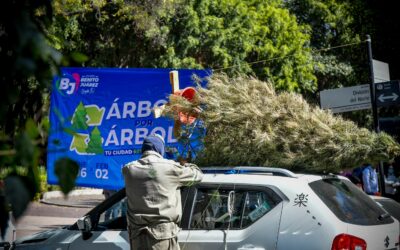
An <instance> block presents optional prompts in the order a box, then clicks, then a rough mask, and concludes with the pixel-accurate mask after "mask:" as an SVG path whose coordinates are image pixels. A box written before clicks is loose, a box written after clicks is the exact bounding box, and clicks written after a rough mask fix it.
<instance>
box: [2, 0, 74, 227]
mask: <svg viewBox="0 0 400 250" xmlns="http://www.w3.org/2000/svg"><path fill="white" fill-rule="evenodd" d="M51 19H52V7H51V2H50V1H47V0H37V1H28V0H18V1H12V0H5V1H2V2H1V3H0V48H1V49H0V62H1V65H2V70H1V71H0V83H1V86H2V88H3V91H1V92H0V140H1V144H0V212H1V214H0V231H1V234H4V233H5V227H6V225H7V220H8V211H9V210H10V209H11V210H12V212H13V215H14V217H15V218H16V219H18V217H19V216H20V215H21V214H22V213H23V211H24V210H25V208H26V206H27V204H28V203H29V201H30V200H32V199H33V197H34V195H35V194H36V192H37V191H38V190H39V185H38V184H39V181H38V180H39V171H38V165H39V164H43V162H41V159H43V158H44V157H42V156H43V153H44V149H45V147H46V139H47V138H46V134H47V129H48V119H47V117H46V112H47V108H46V105H47V104H48V99H47V96H48V94H47V93H48V89H49V86H50V82H51V79H52V77H53V76H54V75H55V74H56V73H57V69H58V66H59V65H60V64H62V63H63V62H66V60H67V59H66V58H63V57H62V54H61V53H60V52H58V51H57V50H56V49H54V48H53V47H51V46H49V45H48V43H47V41H46V39H47V38H46V36H45V35H44V32H43V29H44V28H45V27H46V26H48V25H49V24H50V21H51ZM63 162H65V161H60V162H59V163H61V165H60V164H58V165H57V167H56V168H57V169H58V170H59V173H63V172H65V171H66V170H67V169H69V170H71V169H74V168H77V165H76V163H73V162H72V163H71V162H70V163H68V164H65V166H64V165H63V164H62V163H63ZM74 179H75V177H72V178H66V179H65V181H66V182H67V183H72V186H73V183H74ZM63 191H65V192H68V191H69V189H63Z"/></svg>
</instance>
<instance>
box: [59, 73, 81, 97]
mask: <svg viewBox="0 0 400 250" xmlns="http://www.w3.org/2000/svg"><path fill="white" fill-rule="evenodd" d="M80 81H81V78H80V76H79V74H78V73H73V74H72V75H70V74H64V75H63V77H61V78H60V79H59V80H58V81H57V83H56V87H57V90H58V92H59V93H60V94H61V95H63V96H65V95H72V94H73V93H75V92H77V91H78V89H79V85H80Z"/></svg>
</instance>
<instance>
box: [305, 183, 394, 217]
mask: <svg viewBox="0 0 400 250" xmlns="http://www.w3.org/2000/svg"><path fill="white" fill-rule="evenodd" d="M310 187H311V188H312V189H313V190H314V192H315V193H316V194H317V195H318V196H319V198H320V199H321V200H322V201H323V202H324V203H325V204H326V206H327V207H328V208H329V209H330V210H331V211H332V212H333V213H334V214H335V215H336V216H337V217H338V218H339V219H340V220H341V221H343V222H346V223H351V224H356V225H380V224H388V223H392V222H393V219H392V218H391V217H390V216H388V215H387V213H386V212H385V211H384V210H383V209H382V208H380V207H379V206H378V204H376V203H375V202H374V201H373V200H372V199H371V198H370V197H368V195H366V194H365V193H364V192H363V191H362V190H360V189H359V188H357V187H356V186H355V185H354V184H353V183H351V182H350V181H347V180H342V179H339V178H324V179H322V180H319V181H315V182H312V183H310Z"/></svg>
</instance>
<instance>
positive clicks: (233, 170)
mask: <svg viewBox="0 0 400 250" xmlns="http://www.w3.org/2000/svg"><path fill="white" fill-rule="evenodd" d="M201 170H202V171H203V173H214V174H256V173H267V174H272V175H276V176H284V177H293V178H297V176H296V175H295V174H294V173H293V172H292V171H289V170H287V169H283V168H272V167H202V168H201Z"/></svg>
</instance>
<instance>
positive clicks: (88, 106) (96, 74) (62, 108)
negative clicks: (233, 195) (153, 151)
mask: <svg viewBox="0 0 400 250" xmlns="http://www.w3.org/2000/svg"><path fill="white" fill-rule="evenodd" d="M171 70H172V69H117V68H63V69H62V70H61V76H59V77H56V78H55V79H54V80H53V91H52V93H51V104H50V132H49V139H48V156H47V175H48V176H47V180H48V183H49V184H58V178H57V176H56V175H55V174H54V167H55V162H56V161H57V160H58V159H60V158H62V157H68V158H71V159H73V160H75V161H76V162H78V164H79V167H80V169H79V175H78V178H77V180H76V185H77V186H86V187H97V188H104V189H119V188H121V187H123V186H124V182H123V177H122V173H121V168H122V167H123V166H124V165H125V164H126V163H128V162H130V161H133V160H136V159H138V158H139V157H140V155H141V145H142V142H143V139H144V138H145V137H146V136H147V135H149V134H152V133H158V134H160V135H162V136H163V137H164V139H165V142H166V144H167V147H168V152H169V153H170V154H169V156H170V157H172V158H173V157H174V154H173V153H174V152H177V151H179V150H181V148H180V147H182V145H180V144H179V143H178V142H177V140H176V139H175V138H174V136H173V121H172V120H170V119H167V118H164V117H161V118H158V119H156V118H154V116H153V112H152V110H153V108H154V107H156V106H160V105H163V104H165V103H166V102H167V98H168V95H169V94H170V93H171V84H170V77H169V73H170V71H171ZM178 72H179V83H180V89H183V88H185V87H188V86H195V82H194V80H193V76H194V75H197V76H198V77H200V78H204V77H206V76H208V75H209V74H210V73H211V72H210V71H206V70H187V69H185V70H178ZM175 155H176V154H175Z"/></svg>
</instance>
